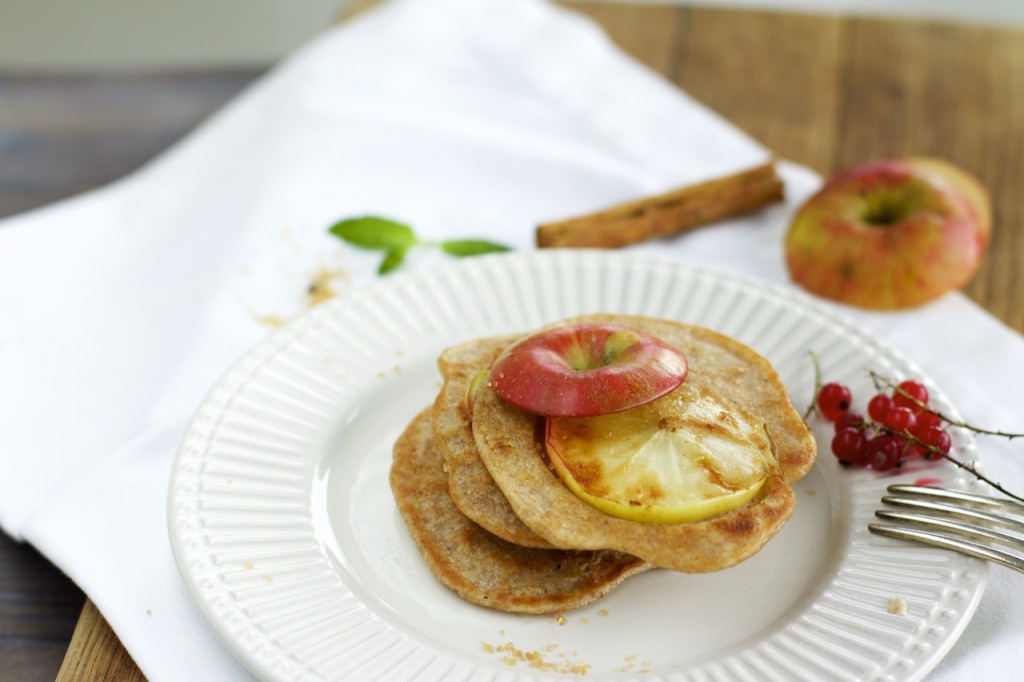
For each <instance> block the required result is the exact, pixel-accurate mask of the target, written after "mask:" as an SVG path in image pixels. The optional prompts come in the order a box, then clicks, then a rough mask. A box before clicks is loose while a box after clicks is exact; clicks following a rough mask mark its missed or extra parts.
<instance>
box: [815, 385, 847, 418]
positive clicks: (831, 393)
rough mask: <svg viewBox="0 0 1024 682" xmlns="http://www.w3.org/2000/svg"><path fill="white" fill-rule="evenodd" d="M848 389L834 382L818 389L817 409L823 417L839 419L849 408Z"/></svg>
mask: <svg viewBox="0 0 1024 682" xmlns="http://www.w3.org/2000/svg"><path fill="white" fill-rule="evenodd" d="M851 400H852V397H851V395H850V389H848V388H847V387H846V386H843V385H842V384H837V383H835V382H833V383H829V384H825V385H824V386H822V387H821V390H820V391H818V409H819V410H820V411H821V414H822V416H823V417H825V419H839V418H840V417H842V416H843V415H844V414H846V412H847V410H849V409H850V401H851Z"/></svg>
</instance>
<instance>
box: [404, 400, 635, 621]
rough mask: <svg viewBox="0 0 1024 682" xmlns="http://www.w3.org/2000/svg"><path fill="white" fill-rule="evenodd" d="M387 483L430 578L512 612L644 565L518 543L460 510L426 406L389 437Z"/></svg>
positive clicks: (554, 605)
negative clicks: (397, 434) (435, 443)
mask: <svg viewBox="0 0 1024 682" xmlns="http://www.w3.org/2000/svg"><path fill="white" fill-rule="evenodd" d="M390 480H391V489H392V491H393V492H394V496H395V501H396V502H397V504H398V510H399V512H400V513H401V515H402V517H403V518H404V519H405V522H406V525H407V526H408V527H409V532H410V534H411V535H412V538H413V541H414V542H415V543H416V545H417V547H418V548H419V550H420V552H421V554H422V555H423V558H424V559H425V560H426V562H427V565H428V566H429V567H430V569H431V571H433V573H434V575H436V576H437V578H438V579H439V580H440V581H441V582H442V583H444V584H445V585H447V586H448V587H449V588H450V589H452V590H453V591H454V592H455V593H456V594H458V595H459V596H461V597H462V598H463V599H465V600H467V601H469V602H472V603H474V604H479V605H481V606H488V607H491V608H494V609H499V610H502V611H511V612H515V613H554V612H558V611H563V610H568V609H573V608H576V607H579V606H583V605H584V604H588V603H590V602H592V601H594V600H595V599H598V598H600V597H602V596H604V595H605V594H607V593H608V591H609V590H611V589H612V588H614V587H615V586H616V585H618V584H619V583H621V582H622V581H623V580H625V579H626V578H628V577H629V576H631V575H635V574H636V573H640V572H642V571H644V570H646V569H647V568H649V565H648V564H647V563H645V562H643V561H641V560H640V559H637V558H635V557H631V556H627V555H624V554H621V553H619V552H611V551H599V552H580V551H568V550H555V549H533V548H527V547H520V546H519V545H514V544H512V543H509V542H505V541H504V540H502V539H500V538H498V537H496V536H495V535H492V534H491V533H488V532H487V531H485V530H484V529H483V528H481V527H480V526H478V525H476V524H475V523H473V522H472V521H470V520H469V519H468V518H466V517H465V516H464V515H463V514H462V513H461V512H459V510H458V509H457V508H456V507H455V505H454V504H453V503H452V500H451V498H450V497H449V496H448V477H447V476H446V475H445V473H444V458H443V457H442V456H441V455H440V453H438V451H437V449H436V448H435V447H434V446H433V442H432V427H431V423H430V411H429V410H424V411H423V412H422V413H420V414H419V415H418V416H417V417H416V418H415V419H414V420H413V421H412V423H411V424H409V426H408V427H407V428H406V430H405V432H404V433H403V434H402V435H401V436H400V437H399V439H398V441H397V442H396V444H395V449H394V461H393V463H392V466H391V474H390Z"/></svg>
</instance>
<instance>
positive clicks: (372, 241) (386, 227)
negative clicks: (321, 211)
mask: <svg viewBox="0 0 1024 682" xmlns="http://www.w3.org/2000/svg"><path fill="white" fill-rule="evenodd" d="M330 232H331V234H333V235H335V236H336V237H340V238H342V239H343V240H345V241H346V242H348V243H349V244H352V245H353V246H358V247H360V248H363V249H382V250H386V251H388V252H389V254H388V255H389V256H391V253H390V252H392V251H395V250H401V251H402V255H401V256H395V258H397V259H398V263H401V262H402V259H403V258H404V257H405V250H406V249H408V248H409V247H410V246H414V245H416V243H417V241H418V240H417V239H416V234H415V233H414V232H413V231H412V228H411V227H409V226H408V225H404V224H402V223H399V222H395V221H394V220H388V219H387V218H380V217H378V216H363V217H361V218H349V219H347V220H342V221H340V222H337V223H335V224H334V225H332V226H331V228H330ZM387 260H388V258H387V257H386V258H385V261H387ZM395 267H397V264H396V266H395Z"/></svg>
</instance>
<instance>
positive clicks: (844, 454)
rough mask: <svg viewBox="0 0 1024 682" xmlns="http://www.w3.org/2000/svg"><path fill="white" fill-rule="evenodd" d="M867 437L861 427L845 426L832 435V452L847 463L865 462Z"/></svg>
mask: <svg viewBox="0 0 1024 682" xmlns="http://www.w3.org/2000/svg"><path fill="white" fill-rule="evenodd" d="M866 445H867V438H866V437H865V436H864V433H863V432H862V431H861V430H860V429H854V428H845V429H843V430H841V431H838V432H836V435H834V436H832V454H834V455H835V456H836V458H837V459H838V460H839V461H840V462H845V463H846V464H863V463H864V455H865V454H866V450H865V446H866Z"/></svg>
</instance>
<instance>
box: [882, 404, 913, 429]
mask: <svg viewBox="0 0 1024 682" xmlns="http://www.w3.org/2000/svg"><path fill="white" fill-rule="evenodd" d="M916 421H917V420H916V418H915V417H914V411H913V410H912V409H910V408H909V407H895V406H894V407H893V408H892V409H891V410H889V411H888V412H887V413H886V414H885V425H886V426H888V427H889V428H890V429H892V430H893V431H895V432H896V433H904V432H906V433H912V432H913V430H914V426H915V425H916Z"/></svg>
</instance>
